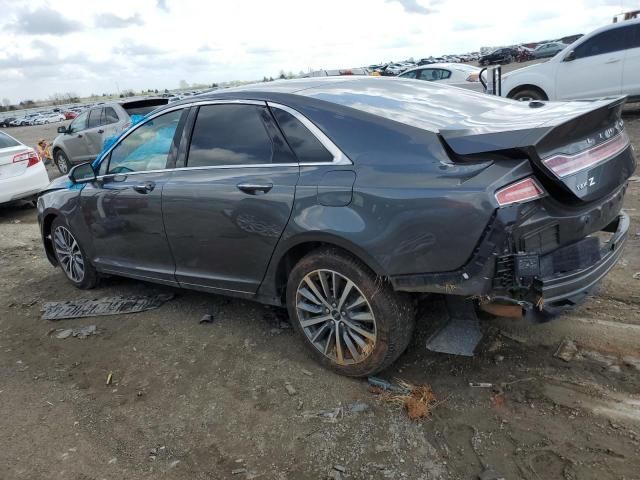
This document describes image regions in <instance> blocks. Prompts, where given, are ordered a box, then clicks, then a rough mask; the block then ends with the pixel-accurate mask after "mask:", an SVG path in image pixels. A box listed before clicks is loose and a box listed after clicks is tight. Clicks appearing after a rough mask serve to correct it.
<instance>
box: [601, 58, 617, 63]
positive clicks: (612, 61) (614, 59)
mask: <svg viewBox="0 0 640 480" xmlns="http://www.w3.org/2000/svg"><path fill="white" fill-rule="evenodd" d="M619 61H620V59H619V58H612V59H611V60H607V61H606V62H604V63H606V64H609V63H617V62H619Z"/></svg>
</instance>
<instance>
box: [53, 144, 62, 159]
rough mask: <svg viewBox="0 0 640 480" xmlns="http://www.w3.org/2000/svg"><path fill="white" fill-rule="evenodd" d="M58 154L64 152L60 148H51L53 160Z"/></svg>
mask: <svg viewBox="0 0 640 480" xmlns="http://www.w3.org/2000/svg"><path fill="white" fill-rule="evenodd" d="M58 152H64V150H62V149H61V148H60V147H54V148H53V152H52V154H53V158H54V159H55V157H56V155H57V154H58Z"/></svg>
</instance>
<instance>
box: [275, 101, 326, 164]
mask: <svg viewBox="0 0 640 480" xmlns="http://www.w3.org/2000/svg"><path fill="white" fill-rule="evenodd" d="M271 111H272V112H273V116H274V117H275V118H276V121H277V122H278V125H279V126H280V129H281V130H282V133H284V136H285V138H286V139H287V142H288V143H289V146H291V149H292V150H293V153H295V154H296V157H298V161H299V162H300V163H315V162H323V163H324V162H332V161H333V155H332V154H331V152H329V151H328V150H327V149H326V148H325V147H324V145H322V143H320V140H318V139H317V138H316V137H315V135H314V134H313V133H311V132H310V131H309V129H308V128H307V127H305V126H304V125H303V124H302V122H300V120H298V119H297V118H296V117H294V116H293V115H291V114H290V113H289V112H285V111H284V110H281V109H279V108H272V109H271Z"/></svg>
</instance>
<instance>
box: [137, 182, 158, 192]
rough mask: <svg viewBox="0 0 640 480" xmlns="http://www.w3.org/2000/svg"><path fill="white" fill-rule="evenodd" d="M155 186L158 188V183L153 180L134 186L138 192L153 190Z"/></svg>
mask: <svg viewBox="0 0 640 480" xmlns="http://www.w3.org/2000/svg"><path fill="white" fill-rule="evenodd" d="M154 188H156V184H155V183H153V182H144V183H139V184H137V185H134V186H133V189H134V190H135V191H136V192H138V193H145V194H146V193H149V192H151V191H153V189H154Z"/></svg>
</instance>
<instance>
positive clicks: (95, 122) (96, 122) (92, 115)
mask: <svg viewBox="0 0 640 480" xmlns="http://www.w3.org/2000/svg"><path fill="white" fill-rule="evenodd" d="M101 116H102V109H101V108H94V109H92V110H90V111H89V121H88V122H87V128H94V127H99V126H100V120H101V118H100V117H101Z"/></svg>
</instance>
